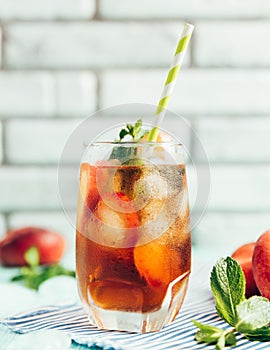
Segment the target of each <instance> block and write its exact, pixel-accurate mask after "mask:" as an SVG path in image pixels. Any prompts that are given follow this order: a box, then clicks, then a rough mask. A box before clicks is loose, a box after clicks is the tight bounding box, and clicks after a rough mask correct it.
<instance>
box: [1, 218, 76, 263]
mask: <svg viewBox="0 0 270 350" xmlns="http://www.w3.org/2000/svg"><path fill="white" fill-rule="evenodd" d="M73 215H75V214H73ZM8 223H9V227H10V228H20V227H24V226H37V227H44V228H47V229H49V230H53V231H55V232H58V233H59V234H61V235H62V236H63V237H64V238H65V239H66V243H67V247H66V252H65V255H64V262H65V265H67V264H68V265H71V266H73V265H74V260H75V232H76V229H75V227H73V225H72V224H71V223H70V222H69V220H68V218H67V217H66V216H65V214H64V212H63V211H59V212H54V211H53V212H51V211H49V212H28V211H27V212H15V213H12V214H10V215H9V218H8Z"/></svg>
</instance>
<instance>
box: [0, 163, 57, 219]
mask: <svg viewBox="0 0 270 350" xmlns="http://www.w3.org/2000/svg"><path fill="white" fill-rule="evenodd" d="M0 189H1V190H0V191H1V195H0V210H1V211H3V212H10V211H13V210H14V211H15V210H38V209H40V210H41V209H46V210H48V209H60V201H59V197H58V189H57V171H56V168H47V167H44V168H38V167H27V168H25V167H15V166H13V167H10V166H9V167H7V166H6V167H2V169H1V172H0Z"/></svg>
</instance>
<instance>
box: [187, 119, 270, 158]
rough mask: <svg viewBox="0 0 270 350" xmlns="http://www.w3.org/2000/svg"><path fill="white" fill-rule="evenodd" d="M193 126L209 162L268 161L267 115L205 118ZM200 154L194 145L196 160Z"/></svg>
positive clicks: (269, 155) (196, 120) (269, 125)
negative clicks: (263, 116)
mask: <svg viewBox="0 0 270 350" xmlns="http://www.w3.org/2000/svg"><path fill="white" fill-rule="evenodd" d="M194 127H195V130H196V132H197V135H198V136H199V138H200V140H201V142H202V144H203V147H204V148H205V151H206V154H207V156H208V158H209V161H210V162H249V163H252V162H254V163H256V162H269V159H270V148H269V134H270V120H269V118H260V117H246V118H241V117H238V118H226V117H220V118H218V117H217V118H215V117H213V118H207V117H204V118H196V119H195V121H194ZM200 154H201V153H200V149H197V147H195V149H194V156H195V159H197V160H202V159H201V157H200Z"/></svg>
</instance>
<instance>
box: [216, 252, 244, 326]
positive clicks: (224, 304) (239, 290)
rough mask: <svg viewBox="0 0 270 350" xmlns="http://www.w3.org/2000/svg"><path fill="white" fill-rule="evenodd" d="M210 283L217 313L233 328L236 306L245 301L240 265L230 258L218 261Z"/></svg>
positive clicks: (235, 320)
mask: <svg viewBox="0 0 270 350" xmlns="http://www.w3.org/2000/svg"><path fill="white" fill-rule="evenodd" d="M210 281H211V289H212V292H213V295H214V298H215V302H216V309H217V313H218V314H219V316H220V317H221V318H223V319H224V321H226V322H227V323H229V325H231V326H234V325H235V323H236V322H237V312H236V305H238V304H239V303H240V302H241V301H243V300H244V299H245V285H246V281H245V276H244V274H243V271H242V269H241V267H240V265H239V264H238V263H237V262H236V261H235V260H233V259H231V258H230V257H227V258H226V259H224V258H222V259H220V260H219V261H218V262H217V263H216V265H215V266H214V267H213V270H212V273H211V279H210Z"/></svg>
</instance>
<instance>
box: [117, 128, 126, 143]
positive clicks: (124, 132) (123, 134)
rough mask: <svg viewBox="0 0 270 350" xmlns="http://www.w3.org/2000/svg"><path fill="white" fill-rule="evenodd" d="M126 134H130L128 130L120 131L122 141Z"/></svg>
mask: <svg viewBox="0 0 270 350" xmlns="http://www.w3.org/2000/svg"><path fill="white" fill-rule="evenodd" d="M126 135H128V130H126V129H122V130H121V131H120V132H119V138H120V141H122V140H123V138H124V137H125V136H126Z"/></svg>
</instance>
